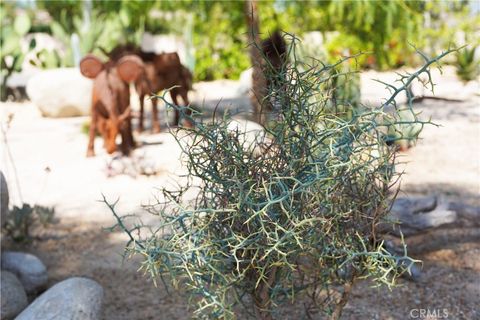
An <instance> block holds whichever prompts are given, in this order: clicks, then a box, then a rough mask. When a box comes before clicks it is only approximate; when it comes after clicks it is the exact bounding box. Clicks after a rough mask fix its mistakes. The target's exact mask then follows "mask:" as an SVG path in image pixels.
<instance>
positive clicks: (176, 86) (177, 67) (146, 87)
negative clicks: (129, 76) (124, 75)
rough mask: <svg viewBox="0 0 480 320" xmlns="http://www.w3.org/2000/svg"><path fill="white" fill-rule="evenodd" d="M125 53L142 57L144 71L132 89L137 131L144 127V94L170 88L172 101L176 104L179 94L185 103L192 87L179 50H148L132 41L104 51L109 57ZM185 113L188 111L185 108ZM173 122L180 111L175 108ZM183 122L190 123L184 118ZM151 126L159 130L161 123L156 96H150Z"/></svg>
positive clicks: (189, 124)
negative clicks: (136, 104) (137, 108)
mask: <svg viewBox="0 0 480 320" xmlns="http://www.w3.org/2000/svg"><path fill="white" fill-rule="evenodd" d="M128 54H136V55H138V56H139V57H141V59H142V60H143V63H144V66H145V67H144V72H143V74H142V75H141V76H140V77H139V78H138V79H137V81H135V89H136V91H137V93H138V95H139V98H140V117H139V128H138V129H139V131H143V129H144V127H143V118H144V98H145V96H148V95H154V94H157V93H158V92H159V91H161V90H165V89H170V96H171V97H172V101H173V103H174V104H175V105H177V106H179V105H180V104H179V99H178V98H179V97H181V98H182V100H183V101H182V102H183V104H184V105H188V104H189V103H190V102H189V100H188V91H189V90H191V89H192V78H193V77H192V74H191V73H190V71H189V70H188V69H187V68H186V67H184V66H183V65H182V64H181V62H180V58H179V56H178V54H177V53H176V52H174V53H161V54H155V53H148V52H143V51H141V50H140V49H139V48H138V47H136V46H134V45H128V44H127V45H122V46H118V47H116V48H115V49H113V50H112V51H110V52H109V53H108V54H107V55H108V56H109V58H110V60H112V61H118V60H119V59H121V58H122V57H123V56H125V55H128ZM187 114H189V112H188V111H187ZM174 123H175V125H177V126H178V125H179V123H180V112H179V110H178V109H176V110H175V122H174ZM185 125H186V126H191V125H192V124H191V123H190V121H189V120H188V119H187V120H186V121H185ZM152 130H153V132H159V131H160V124H159V121H158V109H157V98H155V97H154V96H152Z"/></svg>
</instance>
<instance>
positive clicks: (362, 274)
mask: <svg viewBox="0 0 480 320" xmlns="http://www.w3.org/2000/svg"><path fill="white" fill-rule="evenodd" d="M292 43H293V44H292V45H291V46H290V49H289V50H291V52H290V54H289V56H291V57H293V59H292V60H293V61H291V62H290V63H288V64H286V65H285V66H283V68H282V70H281V71H280V72H272V74H271V75H270V76H271V77H274V78H276V79H274V80H275V81H272V83H274V84H275V85H274V87H272V88H270V90H269V92H271V97H274V98H275V99H276V100H277V103H275V105H279V106H281V107H280V108H278V110H275V111H274V118H275V121H271V122H270V124H269V126H268V127H267V128H265V132H266V134H265V135H259V136H257V138H256V139H253V140H254V141H252V139H246V137H245V133H244V132H242V130H231V129H229V128H228V125H229V123H230V120H231V118H230V117H229V116H228V115H225V116H224V117H223V118H222V119H220V120H219V119H213V121H211V122H208V123H203V122H198V123H196V126H195V128H194V129H185V130H186V133H187V135H186V136H185V135H182V137H180V136H177V137H176V139H177V142H178V144H179V145H180V147H181V148H182V151H183V155H184V159H185V164H186V168H187V170H188V182H187V183H186V184H185V185H182V186H179V187H178V189H176V190H168V189H166V188H164V189H162V191H161V192H162V196H163V197H159V199H161V200H159V201H158V203H156V204H155V205H154V206H152V207H151V211H152V213H154V214H155V215H158V221H159V226H158V227H156V228H153V227H149V228H145V226H142V225H136V226H134V227H133V228H130V227H128V224H127V223H126V222H125V220H124V218H120V217H119V216H118V215H117V213H116V212H115V208H114V206H115V205H114V204H108V205H109V207H110V209H111V210H112V213H113V214H114V215H115V217H116V218H117V222H118V223H117V225H116V226H114V227H120V228H121V229H123V230H124V231H126V232H127V234H128V235H129V237H130V241H129V243H128V244H127V246H126V250H127V253H130V254H140V255H141V256H143V257H144V261H143V263H142V266H141V269H143V270H144V271H145V272H146V273H148V274H150V275H151V277H152V278H153V280H154V281H157V280H158V279H161V280H162V281H163V283H164V284H165V285H166V286H167V287H168V284H167V283H170V284H171V285H172V286H173V287H174V288H176V289H181V290H182V291H184V292H186V293H187V294H188V296H189V298H190V299H189V302H190V305H191V307H192V310H193V316H194V317H197V318H203V319H214V318H222V319H233V318H236V317H237V315H238V313H237V311H238V308H241V307H242V306H244V307H245V309H244V311H245V312H247V313H250V315H252V314H253V313H254V314H255V316H256V317H258V318H261V319H272V318H275V317H276V316H277V315H279V314H278V313H279V307H280V305H281V304H285V302H288V301H290V302H295V301H299V299H300V298H301V299H308V301H311V303H309V304H308V303H307V302H305V303H304V304H303V305H304V306H305V308H303V311H304V312H305V313H306V316H310V315H311V314H312V313H313V312H319V313H321V314H323V315H328V316H330V317H331V318H333V319H337V318H338V317H339V316H340V314H341V310H342V307H343V306H344V305H345V303H346V302H347V299H348V293H349V291H350V288H351V286H352V285H353V283H354V281H355V280H356V279H359V278H369V279H371V280H372V281H373V282H374V283H375V284H378V285H382V284H384V285H387V286H389V287H390V286H392V285H394V284H395V280H396V278H397V277H398V276H399V275H400V274H401V273H403V272H408V270H407V269H408V266H409V265H411V263H413V262H414V260H412V259H410V258H409V257H408V255H407V252H406V247H404V256H402V257H398V256H394V255H392V254H390V253H389V252H388V251H387V250H386V249H385V247H384V244H383V241H382V240H381V238H379V237H378V235H377V232H376V226H377V224H378V223H379V222H380V221H381V220H382V218H385V217H386V215H387V214H388V213H389V209H390V206H391V204H392V192H391V191H392V188H394V186H395V182H396V181H397V179H398V176H399V174H398V173H397V171H396V170H395V163H396V158H395V148H394V147H390V146H389V145H388V144H387V143H386V141H385V140H386V138H385V137H386V132H388V128H389V127H393V126H395V125H399V124H404V122H405V120H401V119H400V117H399V114H398V112H399V109H401V107H400V106H398V107H397V105H396V103H395V98H396V97H397V96H398V95H399V94H400V93H402V92H403V91H405V90H406V88H407V87H408V86H409V84H411V83H412V81H414V80H415V79H417V78H418V77H419V75H421V74H427V75H428V77H429V79H430V71H429V68H430V67H431V66H432V64H434V63H436V62H438V61H439V60H440V59H441V58H442V57H443V56H445V55H446V54H448V53H449V52H451V51H447V52H445V53H443V54H441V55H440V56H438V57H436V58H433V59H429V58H428V57H426V56H425V55H423V54H422V53H421V52H419V54H420V55H422V56H423V58H424V59H425V65H424V66H423V67H422V68H420V69H419V70H418V71H417V72H415V73H411V74H406V75H403V76H401V78H400V80H399V81H400V84H399V85H398V86H393V85H390V84H386V85H387V86H388V87H389V88H390V89H392V94H391V96H390V97H389V98H388V99H387V100H386V101H385V102H384V103H383V104H381V105H378V106H375V107H371V108H367V107H365V108H363V111H362V112H355V113H353V114H352V115H351V116H348V117H345V116H344V115H343V114H339V113H337V112H335V111H332V108H331V101H330V100H331V97H332V90H333V89H330V90H326V89H324V88H328V87H329V86H326V83H327V82H331V81H333V80H334V79H332V77H335V76H336V75H335V74H337V75H338V73H332V72H331V71H332V69H333V68H338V66H340V65H341V64H342V63H345V61H346V60H342V61H339V62H338V63H337V64H334V65H323V64H322V63H320V62H318V63H316V64H314V63H312V64H311V65H309V66H302V68H300V66H299V62H298V61H297V60H296V59H295V41H292ZM301 70H302V71H301ZM279 83H280V85H278V84H279ZM430 83H431V82H430ZM271 97H267V98H266V100H269V99H270V98H271ZM411 98H413V97H411ZM411 100H412V99H409V105H407V106H406V107H405V108H403V109H405V110H410V111H411V113H412V115H413V120H408V122H409V123H414V124H418V125H420V126H423V125H425V124H428V123H431V122H430V121H422V120H420V119H419V118H417V115H416V114H415V113H414V112H413V110H412V104H411ZM387 106H388V107H391V108H392V110H391V111H390V112H386V110H385V109H386V107H387ZM192 120H193V119H192ZM192 190H193V191H195V194H196V196H195V197H194V199H193V200H188V195H189V194H191V193H192V192H191V191H192ZM105 202H106V200H105ZM146 230H148V231H147V233H142V232H143V231H146ZM400 260H401V261H410V263H407V264H403V265H402V266H403V267H401V268H400V269H399V267H398V266H397V264H398V262H399V261H400ZM302 301H303V300H302ZM279 318H281V317H279Z"/></svg>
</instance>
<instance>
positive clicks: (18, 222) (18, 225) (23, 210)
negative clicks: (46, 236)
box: [4, 203, 55, 241]
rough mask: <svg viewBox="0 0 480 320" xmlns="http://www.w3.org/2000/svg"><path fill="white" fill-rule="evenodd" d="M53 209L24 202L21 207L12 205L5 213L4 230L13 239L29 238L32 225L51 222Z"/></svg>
mask: <svg viewBox="0 0 480 320" xmlns="http://www.w3.org/2000/svg"><path fill="white" fill-rule="evenodd" d="M54 215H55V209H54V208H51V207H44V206H39V205H34V206H33V207H32V206H30V205H29V204H27V203H24V204H23V206H22V207H17V206H14V207H13V209H12V210H10V212H9V213H8V214H7V221H6V223H5V227H4V228H5V232H6V234H7V235H8V236H9V237H11V238H12V239H13V240H14V241H28V240H30V238H31V236H30V232H31V229H32V228H33V227H34V226H37V225H41V226H43V227H45V226H47V225H49V224H51V223H53V219H54Z"/></svg>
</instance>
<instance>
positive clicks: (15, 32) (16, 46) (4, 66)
mask: <svg viewBox="0 0 480 320" xmlns="http://www.w3.org/2000/svg"><path fill="white" fill-rule="evenodd" d="M3 5H4V4H2V7H1V8H0V9H1V10H0V20H1V21H2V30H1V32H0V34H1V37H0V47H1V50H0V60H1V61H0V63H1V68H0V69H1V78H2V83H1V90H0V92H1V94H0V100H1V101H5V100H6V99H7V81H8V79H9V78H10V76H11V75H12V73H13V72H15V71H20V69H21V66H22V63H23V60H24V58H25V55H24V53H23V52H22V48H21V47H20V42H21V40H22V38H23V36H24V35H26V34H27V32H28V31H29V30H30V27H31V21H30V17H29V16H28V15H27V14H26V13H22V14H19V15H16V16H15V18H14V19H12V18H11V17H8V15H7V10H5V9H4V8H3ZM33 47H35V42H34V41H32V42H30V49H32V48H33Z"/></svg>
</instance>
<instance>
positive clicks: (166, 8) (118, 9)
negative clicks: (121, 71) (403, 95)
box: [2, 0, 480, 80]
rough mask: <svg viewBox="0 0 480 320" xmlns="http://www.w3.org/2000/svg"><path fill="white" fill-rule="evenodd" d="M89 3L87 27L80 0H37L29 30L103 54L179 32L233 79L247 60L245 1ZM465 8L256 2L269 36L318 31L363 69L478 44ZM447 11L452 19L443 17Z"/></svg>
mask: <svg viewBox="0 0 480 320" xmlns="http://www.w3.org/2000/svg"><path fill="white" fill-rule="evenodd" d="M12 3H13V2H10V3H9V5H5V4H4V3H2V8H4V9H5V8H6V11H7V16H14V15H15V13H14V12H13V10H12V7H13V5H12ZM91 5H92V23H91V25H90V28H89V30H85V29H84V28H82V17H83V11H84V8H83V6H84V3H83V2H81V1H76V0H56V1H48V0H38V1H36V8H30V9H28V8H26V9H27V10H30V11H31V12H32V14H33V12H35V11H36V10H38V9H41V10H46V11H48V13H49V14H50V15H51V16H52V18H53V22H51V23H49V24H47V25H42V23H39V22H38V21H37V22H36V21H33V23H32V26H31V30H30V31H47V32H50V33H51V34H53V35H54V36H55V37H57V38H60V40H61V41H62V42H64V43H65V44H66V47H70V45H69V41H70V39H69V36H70V35H71V34H72V33H73V32H75V33H77V34H78V35H79V37H80V43H81V53H82V54H85V53H87V52H92V51H93V52H95V53H97V54H99V53H100V52H101V51H100V50H98V48H99V47H100V46H101V47H102V48H104V49H106V50H109V49H111V48H113V47H114V46H115V45H117V44H119V43H124V42H127V41H128V42H134V43H139V42H140V39H141V34H142V33H143V31H148V32H151V33H154V34H158V33H173V34H177V35H179V36H182V37H183V38H184V39H185V38H188V39H189V41H190V39H191V41H192V44H193V47H194V48H195V51H194V56H195V57H194V61H192V62H191V63H189V65H190V66H191V67H193V65H194V66H195V67H194V76H195V78H196V80H214V79H220V78H231V79H236V78H238V77H239V75H240V73H241V72H242V71H243V70H245V69H246V68H248V67H249V66H250V60H249V57H248V50H247V46H248V43H247V36H246V32H247V26H246V19H245V15H244V1H207V0H195V1H194V0H184V1H176V0H165V1H141V0H131V1H92V3H91ZM468 8H469V2H468V1H460V0H459V1H435V0H427V1H407V0H390V1H387V0H381V1H331V0H326V1H287V0H276V1H259V2H258V11H259V16H260V29H261V32H262V34H263V35H264V36H267V35H268V34H269V33H270V32H272V31H274V30H275V29H281V30H283V31H286V32H289V33H294V34H296V35H297V36H299V37H302V35H303V34H304V33H306V32H309V31H320V32H322V34H323V35H324V38H326V39H327V38H328V41H325V43H324V44H323V45H324V46H325V47H326V49H327V50H326V57H325V59H327V60H328V61H327V62H329V63H333V62H335V61H338V59H340V58H341V57H342V56H346V55H351V54H357V53H359V52H367V54H366V55H364V56H363V57H362V58H360V59H359V60H358V62H359V64H360V66H361V67H364V68H365V67H366V68H375V69H388V68H394V67H399V66H401V65H404V64H408V65H415V64H418V63H419V62H420V61H418V60H416V58H415V55H414V54H413V52H414V49H413V48H412V47H411V46H410V45H409V43H412V44H415V45H416V47H418V48H422V49H424V50H425V51H426V52H427V53H428V54H429V55H431V56H433V55H435V54H438V53H440V52H441V50H442V49H445V48H448V47H449V46H451V45H452V44H453V45H454V46H459V45H460V43H455V42H458V39H455V35H456V33H457V31H459V30H461V31H463V32H464V34H465V41H466V42H468V43H471V44H472V46H473V47H475V46H478V44H479V39H478V37H475V36H474V35H475V32H477V34H478V26H479V25H480V18H479V16H478V14H477V16H472V15H471V14H470V13H469V9H468ZM152 10H153V11H152ZM2 11H3V9H2ZM160 11H161V12H179V13H180V16H182V15H183V17H184V18H180V19H178V18H175V19H173V20H165V19H163V18H162V17H159V16H158V15H157V16H155V15H152V14H151V13H152V12H160ZM446 13H448V16H449V19H445V14H446ZM32 14H31V15H32ZM187 18H191V19H192V27H191V33H192V34H189V31H188V30H187V29H188V28H186V27H185V26H186V21H187V20H188V19H187ZM450 18H451V19H450ZM452 19H453V20H452ZM447 20H451V21H447ZM452 23H453V24H452ZM452 25H453V26H454V27H452ZM2 37H3V35H2ZM41 58H42V59H41V60H42V61H43V62H42V64H43V67H47V68H48V67H53V66H71V65H73V64H74V61H73V58H72V56H71V53H67V54H66V55H64V56H58V55H57V56H55V54H51V53H44V56H42V57H41ZM451 62H452V63H454V61H453V60H452V61H451Z"/></svg>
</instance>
